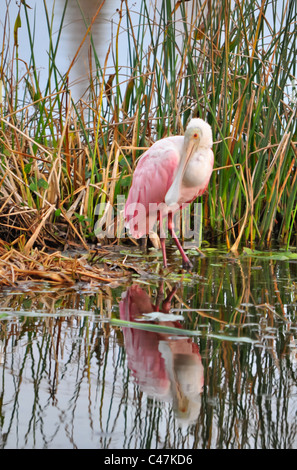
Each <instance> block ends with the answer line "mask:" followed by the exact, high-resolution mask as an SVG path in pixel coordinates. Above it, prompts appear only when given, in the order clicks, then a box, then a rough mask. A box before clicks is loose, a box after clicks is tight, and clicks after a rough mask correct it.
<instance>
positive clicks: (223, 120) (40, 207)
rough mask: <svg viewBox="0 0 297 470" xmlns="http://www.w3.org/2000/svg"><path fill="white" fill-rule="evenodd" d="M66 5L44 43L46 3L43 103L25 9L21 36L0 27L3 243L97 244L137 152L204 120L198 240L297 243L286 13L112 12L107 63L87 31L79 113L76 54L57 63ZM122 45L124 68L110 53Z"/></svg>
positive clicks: (287, 8)
mask: <svg viewBox="0 0 297 470" xmlns="http://www.w3.org/2000/svg"><path fill="white" fill-rule="evenodd" d="M67 3H68V2H67V1H66V2H65V7H64V12H63V15H62V16H61V18H60V27H59V34H58V35H55V36H53V34H52V33H53V31H52V27H53V26H52V25H53V17H54V12H50V11H48V8H47V4H46V0H44V1H43V5H44V14H45V18H46V25H47V31H46V33H47V34H48V38H49V49H48V57H49V60H48V71H47V73H48V80H47V84H46V86H45V89H44V90H42V89H41V86H40V81H39V80H40V79H39V75H38V70H37V66H36V63H35V53H34V51H35V48H34V22H35V21H36V18H35V17H34V9H32V8H29V5H28V4H30V1H28V2H23V3H21V5H20V9H23V10H24V13H25V23H24V22H23V24H21V23H20V17H19V16H18V17H17V18H9V17H8V16H5V18H4V20H3V21H4V23H3V24H4V35H3V38H1V44H2V46H0V47H1V49H0V51H1V56H0V57H1V61H0V67H1V68H0V80H1V86H2V93H3V98H2V103H1V108H0V113H1V127H0V156H1V164H0V197H1V200H0V209H1V210H0V236H1V239H2V240H3V241H5V242H6V243H9V244H14V245H15V247H19V248H22V249H23V248H24V249H25V250H26V251H27V252H28V251H30V249H31V248H32V247H33V246H35V245H36V244H37V245H38V246H45V247H48V246H55V247H56V246H60V247H61V246H65V245H66V244H69V243H75V244H79V245H83V246H85V247H87V244H88V243H89V242H90V241H91V242H92V241H95V240H96V237H95V235H94V224H95V222H96V221H97V219H98V213H99V218H100V217H103V219H102V221H106V223H107V224H109V223H110V222H111V215H112V212H111V210H112V209H113V210H114V214H115V215H116V216H119V211H118V207H117V196H118V195H124V196H125V195H127V192H128V189H129V185H130V183H131V178H132V174H133V170H134V168H135V165H136V163H137V159H138V157H139V156H140V155H141V153H142V152H143V150H144V149H145V148H147V147H149V146H150V145H151V144H152V143H153V142H154V141H155V140H156V139H160V138H162V137H164V136H167V135H169V134H176V133H177V134H180V133H183V131H184V128H185V126H186V123H187V121H188V119H189V118H190V117H191V116H200V117H202V118H204V119H206V120H207V121H208V122H209V123H210V124H211V126H212V128H213V134H214V140H215V145H214V153H215V171H214V172H213V176H212V178H211V182H210V185H209V191H208V194H207V195H206V196H203V199H202V201H203V206H204V214H203V216H204V219H203V220H204V223H203V230H204V232H203V233H204V238H205V239H208V240H209V241H210V242H211V243H213V242H214V241H215V240H220V241H223V242H225V243H226V244H227V246H228V247H229V248H232V249H237V248H238V247H239V246H240V245H239V244H240V242H242V243H243V244H251V245H252V246H259V245H260V246H266V245H267V244H268V245H269V244H270V243H271V242H274V241H277V242H279V243H282V244H286V245H287V247H289V246H290V245H292V244H294V243H296V240H297V237H296V232H297V231H296V224H297V219H296V193H297V172H296V157H297V142H296V141H297V130H296V96H295V97H294V89H293V84H294V80H295V79H296V75H297V74H296V18H297V6H296V2H295V1H294V0H284V2H276V1H267V0H262V1H260V0H258V1H256V0H252V1H249V2H247V1H243V2H242V1H237V0H236V1H234V2H233V1H232V2H231V1H228V0H227V1H224V2H209V1H205V2H201V4H200V2H198V1H191V2H185V1H175V2H172V1H170V0H162V1H156V4H155V0H154V1H153V0H151V1H150V2H145V1H141V2H139V3H140V4H141V6H140V11H139V15H138V22H137V24H136V22H135V15H136V14H135V12H133V11H132V7H131V9H130V2H128V1H127V0H125V1H122V2H121V6H120V10H119V12H118V14H119V17H118V23H117V25H116V28H115V35H114V40H113V42H112V43H111V44H110V47H109V49H108V53H107V56H106V59H105V60H104V62H103V63H100V61H99V58H98V56H97V54H96V46H95V44H94V42H93V41H92V36H91V32H92V24H91V25H88V24H86V35H85V37H84V38H82V43H83V41H86V40H89V38H91V41H90V44H91V51H92V58H93V61H91V60H90V71H89V80H90V82H89V88H88V93H87V95H85V96H84V97H83V98H82V99H81V100H79V101H78V102H74V100H73V99H72V93H71V91H72V90H71V86H69V74H70V73H71V69H72V66H73V64H74V61H75V59H76V55H75V57H74V60H73V62H72V63H71V64H70V66H69V69H68V70H67V72H66V73H65V72H63V73H62V72H61V71H60V70H58V69H57V67H56V62H55V59H56V56H57V51H58V49H59V47H62V46H61V44H60V39H61V36H60V33H61V31H62V28H63V24H64V15H65V12H66V8H67ZM154 4H155V5H154ZM100 8H101V6H99V8H98V11H97V14H98V15H100ZM9 21H10V28H13V31H14V44H12V43H9V42H8V40H7V38H8V27H9V24H8V23H9ZM94 21H95V19H94ZM94 24H95V23H94ZM88 26H89V29H87V28H88ZM20 28H21V32H22V34H27V35H28V37H29V44H30V48H31V58H30V61H29V62H28V63H25V62H24V60H23V59H22V57H19V52H18V37H19V35H20ZM54 38H55V39H54ZM123 40H125V41H127V61H126V60H125V58H122V57H120V54H119V42H120V41H123ZM78 52H79V51H78ZM111 62H112V67H111V66H110V63H111ZM24 70H25V71H26V72H25V73H24V72H23V71H24ZM106 203H109V204H108V205H106ZM98 208H99V209H98Z"/></svg>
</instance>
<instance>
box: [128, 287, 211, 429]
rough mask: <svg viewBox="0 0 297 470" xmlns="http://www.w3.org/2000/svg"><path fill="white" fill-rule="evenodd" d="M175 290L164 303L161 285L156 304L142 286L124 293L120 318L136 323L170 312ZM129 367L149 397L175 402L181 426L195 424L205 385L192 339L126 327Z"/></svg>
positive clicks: (177, 325) (176, 324)
mask: <svg viewBox="0 0 297 470" xmlns="http://www.w3.org/2000/svg"><path fill="white" fill-rule="evenodd" d="M175 292H176V289H175V288H174V289H173V290H172V291H170V292H169V294H168V296H167V297H166V299H165V300H163V302H161V297H162V296H163V285H162V284H161V286H160V288H159V291H158V295H157V302H156V304H154V303H153V301H152V299H151V298H150V296H149V295H148V294H147V293H146V292H145V291H144V290H143V289H142V288H141V287H139V286H137V285H133V286H131V287H130V288H129V289H128V290H127V291H126V292H125V293H123V294H122V300H121V302H120V305H119V307H120V317H121V319H122V320H128V321H137V319H139V318H140V317H141V316H142V315H143V314H148V313H152V312H162V313H165V314H168V313H169V309H170V306H171V301H172V298H173V296H174V294H175ZM160 318H161V320H160V321H159V322H158V324H160V325H165V326H168V327H175V328H181V327H182V325H181V323H180V321H163V319H164V317H160ZM123 333H124V340H125V347H126V351H127V358H128V367H129V369H130V370H131V371H132V374H133V376H134V377H135V379H136V382H137V383H138V385H139V387H140V388H141V390H142V391H143V392H145V393H146V394H147V395H149V396H150V397H153V398H156V399H158V400H161V401H164V402H167V401H168V402H172V405H173V409H174V412H175V415H176V417H177V419H178V420H179V421H180V423H182V424H190V423H192V422H195V421H196V420H197V418H198V416H199V412H200V406H201V393H202V390H203V383H204V372H203V365H202V362H201V357H200V353H199V349H198V346H197V344H196V343H194V342H193V340H192V339H191V338H188V337H183V336H173V335H172V334H167V333H160V332H152V331H145V330H142V329H135V328H123Z"/></svg>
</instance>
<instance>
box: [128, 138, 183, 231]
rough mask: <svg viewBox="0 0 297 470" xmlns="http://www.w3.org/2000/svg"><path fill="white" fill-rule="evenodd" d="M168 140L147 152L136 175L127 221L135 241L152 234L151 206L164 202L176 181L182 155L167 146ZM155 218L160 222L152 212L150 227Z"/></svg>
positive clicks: (130, 195) (131, 190) (171, 146)
mask: <svg viewBox="0 0 297 470" xmlns="http://www.w3.org/2000/svg"><path fill="white" fill-rule="evenodd" d="M166 140H167V139H164V140H163V141H160V142H158V143H156V144H154V145H153V146H152V147H151V148H150V149H149V150H147V151H146V152H145V153H144V154H143V156H142V157H141V159H140V160H139V163H138V165H137V167H136V170H135V172H134V176H133V181H132V186H131V188H130V191H129V196H128V199H127V202H126V205H125V220H126V222H127V225H128V226H129V228H130V232H131V234H132V236H133V237H134V238H140V237H142V236H143V235H144V234H145V233H148V227H149V217H148V214H149V205H150V204H153V203H155V204H160V203H162V202H164V199H165V195H166V193H167V191H168V189H169V188H170V186H171V184H172V181H173V177H174V173H175V170H176V167H177V165H178V162H179V159H180V155H179V153H178V150H177V149H176V148H175V147H174V145H172V144H171V145H166V142H165V141H166ZM133 219H134V220H133ZM136 219H137V220H136ZM152 219H155V220H156V219H157V213H155V214H154V213H153V214H151V213H150V224H153V222H154V220H152ZM151 226H152V225H150V227H151Z"/></svg>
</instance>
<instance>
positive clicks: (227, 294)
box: [0, 251, 297, 449]
mask: <svg viewBox="0 0 297 470" xmlns="http://www.w3.org/2000/svg"><path fill="white" fill-rule="evenodd" d="M195 271H196V274H195V275H194V276H189V277H187V276H185V278H184V279H182V278H180V279H179V282H178V283H175V282H174V281H172V280H171V281H170V282H168V280H166V279H165V280H164V279H163V281H162V280H161V279H159V280H158V279H156V280H155V281H149V280H148V279H147V278H141V277H135V278H134V280H133V282H131V283H130V284H129V285H125V286H118V287H113V288H112V287H108V286H103V287H102V289H98V288H97V290H96V291H95V292H94V291H93V289H92V286H90V285H78V286H76V288H75V289H73V288H72V289H61V288H60V289H57V288H51V287H50V286H46V285H39V286H36V285H35V287H34V289H33V287H32V285H29V284H25V285H23V286H20V289H19V290H18V291H16V290H15V291H14V292H13V291H2V292H1V295H0V305H1V308H0V315H1V319H0V423H1V428H0V430H1V435H0V447H1V448H13V449H15V448H96V449H117V448H123V449H156V448H159V449H171V448H172V449H201V448H212V449H213V448H220V449H229V448H230V449H231V448H235V449H239V448H243V449H256V448H262V449H279V448H296V447H297V387H296V379H297V344H296V339H297V318H296V305H297V300H296V297H297V283H296V282H297V264H296V260H294V259H293V260H275V259H269V258H265V259H264V258H260V259H258V258H256V257H243V256H241V257H237V258H235V257H234V258H233V257H230V256H228V255H225V254H223V253H222V254H220V253H219V252H217V251H216V252H214V253H212V252H210V254H209V255H208V256H207V257H205V258H203V259H199V260H197V264H196V266H195ZM158 306H159V307H158ZM158 310H159V311H163V312H167V313H164V314H163V316H161V315H159V318H158V319H157V320H155V321H152V318H153V316H154V314H152V315H151V316H150V317H148V316H142V314H147V313H150V312H157V311H158ZM168 312H169V313H168ZM166 315H167V316H166ZM173 315H174V316H173ZM139 318H141V320H140V321H139ZM130 322H132V323H130Z"/></svg>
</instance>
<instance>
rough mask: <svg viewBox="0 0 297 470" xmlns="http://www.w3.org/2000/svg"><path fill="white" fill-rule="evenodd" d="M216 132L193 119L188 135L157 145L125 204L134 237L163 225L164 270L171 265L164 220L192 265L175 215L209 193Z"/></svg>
mask: <svg viewBox="0 0 297 470" xmlns="http://www.w3.org/2000/svg"><path fill="white" fill-rule="evenodd" d="M212 144H213V140H212V132H211V127H210V125H209V124H208V123H206V122H205V121H203V120H202V119H200V118H194V119H191V121H190V122H189V124H188V126H187V129H186V132H185V135H184V136H172V137H165V138H164V139H160V140H158V141H157V142H155V143H154V144H153V145H152V146H151V147H150V148H149V149H148V150H147V151H146V152H145V153H144V154H143V155H142V157H141V158H140V160H139V162H138V165H137V167H136V169H135V171H134V175H133V181H132V185H131V188H130V191H129V195H128V199H127V202H126V205H125V220H126V227H128V228H129V230H130V233H131V235H132V236H133V237H134V238H141V237H143V236H144V235H145V234H148V233H150V231H152V228H153V227H154V225H155V223H156V222H157V221H159V224H160V242H161V248H162V253H163V261H164V267H166V266H167V257H166V247H165V233H164V230H163V222H162V221H163V219H164V217H168V230H169V233H170V235H171V237H172V238H173V240H174V241H175V243H176V245H177V247H178V249H179V251H180V253H181V256H182V259H183V264H184V266H185V267H188V268H189V267H191V266H192V264H191V262H190V260H189V258H188V257H187V255H186V254H185V252H184V250H183V248H182V246H181V244H180V242H179V240H178V238H177V236H176V233H175V231H174V226H173V213H174V212H176V211H178V210H180V208H181V206H182V205H184V204H187V203H190V202H191V201H193V200H194V199H195V198H196V197H197V196H200V195H201V194H203V193H204V191H205V190H206V188H207V186H208V183H209V179H210V176H211V173H212V169H213V161H214V156H213V151H212Z"/></svg>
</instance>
